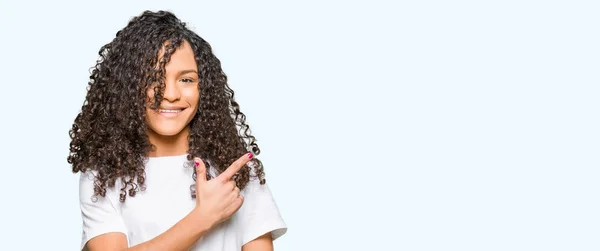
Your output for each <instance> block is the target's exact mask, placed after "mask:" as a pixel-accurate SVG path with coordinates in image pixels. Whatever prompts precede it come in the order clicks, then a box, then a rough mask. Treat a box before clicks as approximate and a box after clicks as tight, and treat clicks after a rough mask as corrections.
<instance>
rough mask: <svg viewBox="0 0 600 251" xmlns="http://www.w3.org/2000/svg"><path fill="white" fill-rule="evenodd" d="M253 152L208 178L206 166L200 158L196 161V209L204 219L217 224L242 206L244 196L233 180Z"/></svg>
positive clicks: (211, 223)
mask: <svg viewBox="0 0 600 251" xmlns="http://www.w3.org/2000/svg"><path fill="white" fill-rule="evenodd" d="M251 159H252V154H251V153H248V154H244V156H242V157H241V158H239V159H238V160H236V161H235V162H234V163H233V164H231V166H229V167H228V168H227V169H226V170H225V171H224V172H223V173H221V174H220V175H219V176H217V177H216V178H214V179H211V180H209V181H207V180H206V166H204V162H202V160H201V159H200V158H195V159H194V161H195V162H196V209H195V210H196V211H198V213H199V214H200V215H201V217H202V219H207V220H208V222H209V223H210V225H211V226H215V225H217V224H219V223H221V222H223V221H225V220H227V219H229V217H231V215H233V214H234V213H235V212H236V211H237V210H238V209H239V208H240V207H241V206H242V203H243V201H244V198H243V197H242V196H241V195H240V189H239V188H238V187H237V186H236V185H235V181H233V180H231V177H233V175H234V174H236V173H237V172H238V171H239V170H240V169H242V167H243V166H244V165H246V163H248V161H250V160H251Z"/></svg>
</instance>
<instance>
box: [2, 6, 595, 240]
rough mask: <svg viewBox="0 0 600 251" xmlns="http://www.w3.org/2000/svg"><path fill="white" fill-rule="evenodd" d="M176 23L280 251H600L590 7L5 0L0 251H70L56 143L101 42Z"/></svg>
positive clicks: (71, 192)
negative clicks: (214, 89)
mask: <svg viewBox="0 0 600 251" xmlns="http://www.w3.org/2000/svg"><path fill="white" fill-rule="evenodd" d="M146 9H148V10H160V9H165V10H171V11H173V12H174V13H175V14H176V15H177V16H178V17H180V18H181V19H182V20H183V21H185V22H187V23H189V25H190V26H191V27H192V28H193V29H194V30H195V31H196V32H197V33H198V34H199V35H200V36H201V37H203V38H205V39H206V40H207V41H208V42H209V43H210V44H211V45H212V46H213V48H214V52H215V54H216V55H217V57H219V59H220V60H221V61H222V64H223V68H224V70H225V72H226V74H227V75H228V76H229V79H230V82H229V83H230V85H231V86H232V88H233V89H234V91H235V93H236V94H235V95H236V100H237V101H239V103H240V104H241V109H242V112H244V113H245V114H246V116H247V122H248V123H249V124H250V127H251V129H252V133H253V134H254V136H256V138H257V139H258V142H257V143H258V144H259V146H260V148H261V154H260V156H259V158H261V160H262V161H263V163H264V164H265V170H266V175H267V176H266V178H267V182H268V183H269V184H270V187H271V190H272V192H273V195H274V196H275V200H276V202H277V204H278V206H279V209H280V210H281V213H282V215H283V217H284V219H285V221H286V223H287V224H288V227H289V230H288V232H287V234H286V235H284V236H283V237H282V238H281V239H279V240H277V241H276V242H275V248H276V249H277V250H290V251H299V250H411V251H412V250H415V251H416V250H461V251H465V250H478V251H479V250H545V251H546V250H599V249H600V242H599V241H598V236H599V235H600V217H599V212H600V203H599V196H598V191H600V190H599V188H600V187H599V183H598V180H599V178H600V177H599V175H600V171H599V170H598V167H599V164H600V158H599V156H600V155H599V152H600V133H599V129H600V120H599V116H598V110H599V109H598V108H599V107H600V104H599V103H600V101H599V94H600V87H599V83H600V82H599V80H600V78H599V74H598V73H599V67H600V50H599V45H600V37H599V32H598V27H599V24H600V18H599V17H600V16H599V15H598V13H599V12H600V6H599V4H598V2H597V1H566V0H564V1H531V0H522V1H510V0H509V1H465V0H459V1H433V0H430V1H388V2H385V1H308V0H305V1H294V2H291V1H289V2H288V1H286V2H284V1H271V2H265V1H211V2H206V1H185V2H184V1H180V2H179V1H177V2H176V1H161V2H155V1H154V2H152V1H93V2H92V1H89V2H88V1H77V2H75V1H73V2H67V1H37V2H33V1H4V0H3V1H1V3H0V34H1V39H0V83H1V87H0V88H1V89H0V94H1V97H0V107H1V109H2V113H1V114H0V120H1V123H0V126H1V127H0V129H1V130H0V132H1V133H2V136H1V143H0V147H1V149H0V150H1V151H0V154H1V155H0V157H1V159H2V162H0V168H1V170H2V174H1V175H0V199H1V205H0V210H1V211H0V231H1V232H0V250H77V248H78V247H79V243H80V240H81V218H80V217H81V216H80V211H79V205H78V203H79V201H78V175H76V174H73V173H72V172H71V169H70V166H69V165H68V163H67V162H66V157H67V155H68V145H69V140H70V139H69V137H68V130H69V129H70V128H71V125H72V123H73V120H74V118H75V116H76V115H77V113H78V112H79V109H80V108H81V105H82V104H83V100H84V97H85V88H86V86H87V80H88V76H89V69H90V67H91V66H93V64H94V62H95V60H96V59H97V55H98V50H99V49H100V47H101V46H102V45H104V44H106V43H108V42H110V41H111V40H112V39H113V38H114V36H115V34H116V32H117V31H118V30H120V29H121V28H123V27H124V26H125V25H126V24H127V22H128V21H129V19H130V18H131V17H133V16H136V15H139V14H140V13H141V12H142V11H144V10H146Z"/></svg>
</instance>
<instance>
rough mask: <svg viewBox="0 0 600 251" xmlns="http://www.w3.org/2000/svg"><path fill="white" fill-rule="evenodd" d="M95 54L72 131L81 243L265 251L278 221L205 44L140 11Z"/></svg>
mask: <svg viewBox="0 0 600 251" xmlns="http://www.w3.org/2000/svg"><path fill="white" fill-rule="evenodd" d="M99 54H100V59H99V60H98V62H97V64H96V66H95V67H94V68H93V70H92V73H91V76H90V82H89V87H88V92H87V96H86V99H85V102H84V104H83V107H82V109H81V112H80V113H79V114H78V116H77V117H76V119H75V122H74V124H73V127H72V129H71V130H70V136H71V139H72V140H71V144H70V154H69V157H68V162H69V163H70V164H71V165H72V167H73V172H75V173H78V172H79V173H81V178H80V186H79V190H80V204H81V212H82V219H83V240H82V243H81V248H82V249H88V250H92V251H102V250H161V251H162V250H228V251H229V250H231V251H233V250H244V251H252V250H261V251H262V250H272V249H273V243H272V242H273V240H275V239H277V238H278V237H280V236H281V235H283V234H284V233H285V232H286V230H287V227H286V225H285V223H284V221H283V220H282V217H281V215H280V213H279V210H278V208H277V205H276V204H275V202H274V200H273V197H272V195H271V192H270V190H269V188H268V186H267V185H266V183H265V179H264V171H263V167H262V163H261V161H260V160H259V159H257V158H256V155H258V154H259V153H260V150H259V148H258V146H257V144H256V143H255V138H254V137H253V136H251V135H250V134H249V127H248V125H247V124H246V122H245V116H244V114H243V113H242V112H240V109H239V105H238V103H237V102H236V101H235V100H234V92H233V91H232V90H231V89H230V88H229V86H228V84H227V77H226V75H225V74H224V73H223V71H222V69H221V65H220V62H219V60H218V59H217V58H216V57H215V55H214V54H213V53H212V49H211V47H210V45H209V44H208V43H207V42H206V41H205V40H203V39H202V38H201V37H199V36H198V35H197V34H195V33H194V32H193V31H191V30H189V29H188V28H186V24H185V23H183V22H181V21H180V20H179V19H178V18H177V17H176V16H175V15H173V14H172V13H170V12H166V11H159V12H150V11H146V12H144V13H142V14H141V15H140V16H138V17H135V18H133V19H131V21H130V22H129V24H128V25H127V26H126V27H125V28H124V29H122V30H120V31H119V32H117V34H116V37H115V38H114V40H113V41H112V42H110V43H108V44H106V45H105V46H103V47H102V48H101V49H100V52H99Z"/></svg>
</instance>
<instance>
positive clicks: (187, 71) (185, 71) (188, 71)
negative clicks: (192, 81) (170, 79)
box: [178, 69, 198, 76]
mask: <svg viewBox="0 0 600 251" xmlns="http://www.w3.org/2000/svg"><path fill="white" fill-rule="evenodd" d="M188 73H196V75H198V72H197V71H196V70H192V69H189V70H183V71H180V72H179V74H178V75H179V76H181V75H184V74H188Z"/></svg>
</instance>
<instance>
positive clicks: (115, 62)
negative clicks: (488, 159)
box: [67, 11, 265, 202]
mask: <svg viewBox="0 0 600 251" xmlns="http://www.w3.org/2000/svg"><path fill="white" fill-rule="evenodd" d="M184 41H187V42H188V43H189V44H190V46H191V47H192V50H193V51H194V56H195V59H196V62H197V64H198V75H199V78H200V79H199V83H198V85H199V90H200V89H201V90H202V91H201V98H200V101H199V103H198V112H197V113H196V114H195V115H194V118H193V119H192V121H191V122H190V123H189V125H188V126H189V128H190V135H189V150H188V156H187V158H188V160H192V159H193V158H194V157H200V158H202V159H203V160H205V161H204V162H205V165H206V167H207V168H208V169H209V170H210V169H212V170H213V171H214V172H215V173H216V174H217V175H218V174H220V173H221V172H223V171H224V169H225V168H227V167H228V166H229V165H230V164H231V163H233V162H234V161H235V160H236V159H238V158H239V157H240V156H242V155H243V154H244V153H246V152H248V151H251V152H253V153H254V155H258V154H260V149H259V147H258V145H257V144H256V142H255V141H256V139H255V138H254V136H252V135H251V134H250V127H249V126H248V125H247V124H246V122H245V121H246V116H245V115H244V114H243V113H242V112H241V111H240V106H239V104H238V103H237V102H236V101H235V99H234V92H233V90H232V89H231V88H230V87H229V86H228V84H227V76H226V75H225V73H224V72H223V70H222V68H221V63H220V61H219V59H217V57H216V56H215V55H214V54H213V52H212V48H211V46H210V45H209V44H208V43H207V42H206V41H205V40H204V39H202V38H201V37H200V36H198V35H197V34H196V33H195V32H193V31H191V30H190V29H188V28H187V27H186V23H184V22H182V21H181V20H179V19H178V18H177V17H176V16H175V15H174V14H173V13H171V12H169V11H158V12H151V11H144V12H143V13H142V14H141V15H139V16H137V17H134V18H132V19H131V20H130V21H129V23H128V25H127V26H126V27H125V28H123V29H122V30H120V31H118V32H117V34H116V37H115V38H114V39H113V40H112V41H111V42H110V43H108V44H106V45H104V46H102V48H101V49H100V51H99V56H100V57H99V59H98V61H97V62H96V65H95V66H94V67H92V71H91V76H90V81H89V82H88V88H87V95H86V98H85V102H84V103H83V106H82V107H81V112H80V113H79V114H78V115H77V117H76V118H75V122H74V123H73V126H72V128H71V130H70V131H69V135H70V137H71V143H70V153H69V156H68V157H67V161H68V162H69V164H71V165H72V169H73V170H72V171H73V173H77V172H81V173H84V172H86V171H95V178H94V196H97V195H100V196H105V194H106V189H107V188H108V187H114V186H115V182H116V180H117V179H121V183H122V187H121V189H120V190H121V192H120V198H119V200H120V201H121V202H125V199H126V195H127V194H129V196H135V194H136V192H137V191H138V190H140V189H141V190H144V189H145V185H144V180H145V172H144V163H145V161H146V159H147V157H148V153H149V152H150V151H152V150H153V148H154V146H153V145H152V144H151V143H150V142H149V139H148V136H147V135H146V131H147V129H148V125H147V124H146V122H145V116H146V113H145V108H146V104H148V103H149V102H152V101H151V100H153V101H154V102H153V104H152V105H151V108H152V109H157V107H158V105H159V104H160V102H161V101H162V98H163V97H162V95H163V92H164V88H165V82H164V80H165V65H166V64H167V62H169V60H170V56H171V55H172V53H173V52H174V51H175V49H176V48H178V47H179V45H181V44H182V43H183V42H184ZM161 48H165V49H164V53H163V54H162V57H160V58H159V56H158V55H159V50H160V49H161ZM156 65H158V66H159V67H156ZM153 83H156V84H155V85H154V87H153V88H154V93H155V94H154V98H153V99H151V100H149V98H148V97H147V90H148V88H151V86H153V85H152V84H153ZM238 126H239V128H238ZM250 167H253V168H254V173H255V174H256V176H257V177H258V178H259V179H260V184H265V179H264V171H263V167H262V163H261V161H260V160H259V159H257V158H254V159H253V160H251V161H250V162H249V163H248V164H246V166H245V167H244V168H242V169H241V170H240V171H239V172H238V173H237V174H236V175H235V176H234V177H233V179H234V180H235V182H236V184H237V186H238V187H239V188H240V189H243V188H244V187H245V186H246V184H247V183H248V181H249V179H250ZM206 173H207V179H210V178H211V177H210V174H209V173H210V172H206ZM195 176H196V173H195V171H194V175H193V177H192V178H193V179H194V180H195V179H196V177H195ZM191 187H193V185H192V186H191ZM192 197H195V196H194V195H193V191H192Z"/></svg>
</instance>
